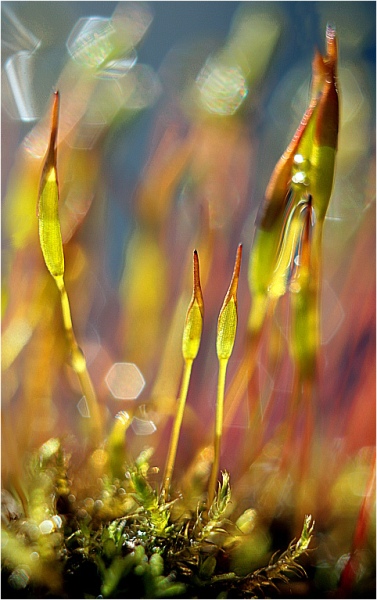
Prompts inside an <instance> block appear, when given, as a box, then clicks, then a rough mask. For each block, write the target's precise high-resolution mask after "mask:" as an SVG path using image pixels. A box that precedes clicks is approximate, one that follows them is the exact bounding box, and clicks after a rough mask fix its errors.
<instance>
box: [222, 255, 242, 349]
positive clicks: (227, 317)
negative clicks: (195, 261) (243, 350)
mask: <svg viewBox="0 0 377 600" xmlns="http://www.w3.org/2000/svg"><path fill="white" fill-rule="evenodd" d="M241 257H242V245H241V244H240V245H239V246H238V249H237V256H236V262H235V265H234V270H233V276H232V280H231V282H230V285H229V289H228V291H227V294H226V296H225V299H224V303H223V305H222V307H221V310H220V314H219V318H218V322H217V339H216V351H217V357H218V359H219V360H228V359H229V358H230V356H231V354H232V350H233V346H234V342H235V339H236V331H237V321H238V316H237V288H238V279H239V274H240V268H241Z"/></svg>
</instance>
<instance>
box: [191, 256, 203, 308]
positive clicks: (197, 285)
mask: <svg viewBox="0 0 377 600" xmlns="http://www.w3.org/2000/svg"><path fill="white" fill-rule="evenodd" d="M193 259H194V297H195V298H196V300H197V302H198V304H199V306H200V309H201V312H202V314H203V294H202V289H201V286H200V274H199V256H198V253H197V251H196V250H194V253H193Z"/></svg>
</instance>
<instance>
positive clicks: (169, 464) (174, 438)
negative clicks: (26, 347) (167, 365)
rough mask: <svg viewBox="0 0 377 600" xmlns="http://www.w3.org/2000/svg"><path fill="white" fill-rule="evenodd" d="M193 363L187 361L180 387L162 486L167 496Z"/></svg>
mask: <svg viewBox="0 0 377 600" xmlns="http://www.w3.org/2000/svg"><path fill="white" fill-rule="evenodd" d="M192 364H193V360H186V361H185V366H184V370H183V377H182V383H181V389H180V393H179V399H178V410H177V414H176V416H175V420H174V425H173V430H172V434H171V438H170V444H169V450H168V457H167V460H166V465H165V473H164V484H163V488H162V495H163V496H165V495H166V494H167V493H168V492H169V489H170V484H171V478H172V474H173V469H174V463H175V458H176V455H177V447H178V440H179V434H180V431H181V425H182V421H183V413H184V410H185V405H186V399H187V392H188V388H189V383H190V377H191V369H192Z"/></svg>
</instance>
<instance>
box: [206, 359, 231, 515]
mask: <svg viewBox="0 0 377 600" xmlns="http://www.w3.org/2000/svg"><path fill="white" fill-rule="evenodd" d="M227 366H228V359H221V360H220V361H219V375H218V380H217V399H216V419H215V443H214V446H215V448H214V450H215V452H214V459H213V465H212V472H211V478H210V480H209V486H208V490H209V491H208V506H211V504H212V502H213V499H214V497H215V491H216V482H217V476H218V472H219V466H220V450H221V438H222V434H223V420H224V418H223V414H224V396H225V378H226V370H227Z"/></svg>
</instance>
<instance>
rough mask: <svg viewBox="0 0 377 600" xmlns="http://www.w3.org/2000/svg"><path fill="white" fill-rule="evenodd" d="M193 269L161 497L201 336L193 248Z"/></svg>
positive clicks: (200, 299) (200, 304) (170, 470)
mask: <svg viewBox="0 0 377 600" xmlns="http://www.w3.org/2000/svg"><path fill="white" fill-rule="evenodd" d="M193 271H194V273H193V280H194V283H193V293H192V298H191V302H190V304H189V307H188V309H187V314H186V320H185V325H184V329H183V338H182V355H183V359H184V361H185V362H184V368H183V376H182V383H181V389H180V393H179V397H178V410H177V413H176V415H175V419H174V425H173V430H172V434H171V438H170V444H169V450H168V456H167V459H166V464H165V473H164V480H163V481H164V483H163V486H162V491H161V495H162V497H163V498H165V496H167V495H168V494H169V490H170V485H171V479H172V475H173V469H174V463H175V459H176V455H177V448H178V440H179V434H180V431H181V426H182V421H183V413H184V410H185V405H186V399H187V393H188V388H189V384H190V377H191V369H192V364H193V362H194V360H195V358H196V356H197V354H198V352H199V347H200V340H201V336H202V328H203V315H204V305H203V295H202V290H201V287H200V276H199V258H198V253H197V251H196V250H194V254H193Z"/></svg>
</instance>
